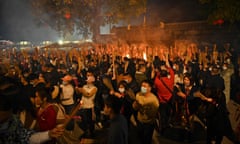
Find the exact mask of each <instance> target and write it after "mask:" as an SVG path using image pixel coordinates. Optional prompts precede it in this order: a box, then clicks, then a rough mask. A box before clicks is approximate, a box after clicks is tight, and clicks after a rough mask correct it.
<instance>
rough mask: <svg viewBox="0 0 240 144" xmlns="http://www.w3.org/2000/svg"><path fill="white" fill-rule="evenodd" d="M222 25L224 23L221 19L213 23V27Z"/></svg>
mask: <svg viewBox="0 0 240 144" xmlns="http://www.w3.org/2000/svg"><path fill="white" fill-rule="evenodd" d="M223 23H224V20H223V19H218V20H215V21H213V24H214V25H222V24H223Z"/></svg>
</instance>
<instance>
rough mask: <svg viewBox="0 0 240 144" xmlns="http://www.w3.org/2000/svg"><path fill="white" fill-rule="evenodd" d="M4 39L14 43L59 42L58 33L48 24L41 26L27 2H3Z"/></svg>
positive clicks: (3, 0)
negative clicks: (24, 41)
mask: <svg viewBox="0 0 240 144" xmlns="http://www.w3.org/2000/svg"><path fill="white" fill-rule="evenodd" d="M1 1H2V2H1V3H2V6H1V14H2V15H1V24H2V27H1V29H2V34H1V33H0V35H2V39H8V40H11V41H14V42H18V41H22V40H27V41H31V42H33V43H34V42H36V43H38V42H41V41H44V40H52V41H57V39H58V33H57V32H56V31H54V30H53V29H51V28H50V27H49V26H48V25H47V24H46V25H43V26H39V25H38V23H39V21H37V20H36V19H35V17H34V16H33V15H32V12H31V7H30V4H29V3H27V1H26V0H1Z"/></svg>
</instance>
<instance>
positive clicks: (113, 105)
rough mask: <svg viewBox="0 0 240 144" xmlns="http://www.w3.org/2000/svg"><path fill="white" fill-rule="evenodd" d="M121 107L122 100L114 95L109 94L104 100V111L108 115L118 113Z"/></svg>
mask: <svg viewBox="0 0 240 144" xmlns="http://www.w3.org/2000/svg"><path fill="white" fill-rule="evenodd" d="M121 108H122V100H121V99H119V98H118V97H115V96H109V97H108V98H107V99H106V100H105V101H104V113H105V114H106V115H109V116H110V117H111V116H112V115H116V114H119V113H120V110H121Z"/></svg>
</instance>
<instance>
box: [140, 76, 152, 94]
mask: <svg viewBox="0 0 240 144" xmlns="http://www.w3.org/2000/svg"><path fill="white" fill-rule="evenodd" d="M151 90H152V87H151V83H150V81H148V80H144V81H142V84H141V93H142V94H144V95H145V94H148V93H149V92H151Z"/></svg>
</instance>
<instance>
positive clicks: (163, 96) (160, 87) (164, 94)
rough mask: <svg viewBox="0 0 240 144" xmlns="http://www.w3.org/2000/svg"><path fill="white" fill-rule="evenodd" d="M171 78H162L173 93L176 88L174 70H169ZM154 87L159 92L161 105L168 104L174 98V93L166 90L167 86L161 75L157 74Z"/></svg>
mask: <svg viewBox="0 0 240 144" xmlns="http://www.w3.org/2000/svg"><path fill="white" fill-rule="evenodd" d="M168 71H169V74H170V77H161V79H162V80H163V81H164V82H165V84H166V85H167V86H168V87H169V88H170V89H171V91H173V87H174V71H173V69H172V68H168ZM154 86H155V88H156V90H157V95H158V98H159V102H160V103H166V102H168V101H169V100H170V99H171V98H172V93H171V92H170V91H169V90H168V89H167V88H166V86H165V85H164V84H163V83H162V81H161V80H160V73H157V75H156V77H155V79H154Z"/></svg>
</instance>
